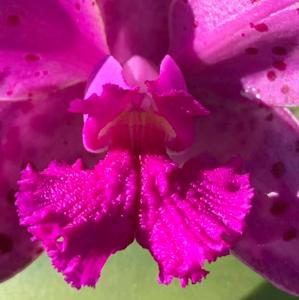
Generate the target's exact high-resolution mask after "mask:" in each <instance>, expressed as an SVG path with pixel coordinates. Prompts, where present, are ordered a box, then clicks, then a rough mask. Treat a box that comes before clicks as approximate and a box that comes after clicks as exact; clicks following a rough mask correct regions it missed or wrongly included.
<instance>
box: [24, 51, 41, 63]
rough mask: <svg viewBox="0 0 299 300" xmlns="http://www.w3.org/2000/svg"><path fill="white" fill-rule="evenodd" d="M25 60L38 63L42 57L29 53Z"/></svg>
mask: <svg viewBox="0 0 299 300" xmlns="http://www.w3.org/2000/svg"><path fill="white" fill-rule="evenodd" d="M25 60H26V61H28V62H36V61H39V60H40V56H38V55H37V54H34V53H28V54H26V55H25Z"/></svg>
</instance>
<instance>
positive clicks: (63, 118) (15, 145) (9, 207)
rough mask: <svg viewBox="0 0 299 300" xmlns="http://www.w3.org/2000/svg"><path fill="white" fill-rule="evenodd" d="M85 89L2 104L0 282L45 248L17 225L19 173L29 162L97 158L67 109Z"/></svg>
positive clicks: (44, 163)
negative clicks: (15, 195) (33, 99)
mask: <svg viewBox="0 0 299 300" xmlns="http://www.w3.org/2000/svg"><path fill="white" fill-rule="evenodd" d="M82 93H83V87H82V86H75V87H73V88H69V89H67V90H65V91H63V92H59V93H54V94H51V95H50V96H49V97H46V98H44V99H40V101H37V102H35V101H23V102H18V103H1V112H0V116H1V142H0V220H1V222H0V245H1V246H0V281H1V280H4V279H7V278H8V277H10V276H12V275H14V274H15V273H16V272H18V271H20V270H21V269H22V268H24V267H25V266H26V265H27V264H28V263H30V262H31V261H32V260H33V259H34V258H35V257H36V256H37V255H38V254H39V253H41V248H40V246H39V245H38V244H37V243H34V244H33V243H32V242H31V241H30V238H29V235H28V233H27V232H26V230H25V229H24V228H22V227H20V226H19V220H18V217H17V214H16V207H15V205H14V200H15V197H14V194H15V192H16V190H17V186H16V182H17V180H18V178H19V176H20V171H21V170H22V169H23V168H24V166H25V165H26V164H27V163H28V162H30V163H31V164H32V165H33V166H34V167H35V168H37V169H40V168H45V167H46V166H47V164H48V163H49V162H50V161H51V160H53V159H54V158H56V159H61V160H64V161H67V162H70V163H71V162H74V161H75V159H76V158H77V157H78V156H80V157H82V159H83V160H84V161H85V162H86V163H92V159H93V157H92V156H91V155H90V154H88V153H86V152H85V151H84V150H83V147H82V143H78V140H80V139H81V128H82V120H81V118H80V117H79V116H76V115H74V114H71V113H69V112H67V107H68V105H69V101H70V100H71V99H73V98H74V97H75V96H78V95H81V94H82Z"/></svg>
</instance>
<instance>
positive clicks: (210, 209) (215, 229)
mask: <svg viewBox="0 0 299 300" xmlns="http://www.w3.org/2000/svg"><path fill="white" fill-rule="evenodd" d="M239 167H240V164H239V163H238V162H237V161H235V162H232V163H231V164H228V165H225V166H223V167H218V168H215V166H214V167H212V166H210V168H208V167H207V161H205V160H201V159H200V158H198V159H193V160H190V161H188V162H187V163H186V164H185V165H184V166H183V167H182V168H179V167H177V165H176V164H175V163H174V162H172V161H171V160H170V159H169V158H167V157H166V156H158V155H146V156H144V157H142V159H141V175H142V177H141V195H140V213H139V229H138V231H137V240H138V241H139V243H141V245H142V246H143V247H145V248H147V249H149V250H150V252H151V254H152V255H153V257H154V258H155V260H156V261H157V262H158V264H159V269H160V274H159V281H160V282H161V283H164V284H169V283H170V282H171V281H172V279H173V277H176V278H179V279H180V281H181V285H182V286H183V287H185V286H186V285H187V284H188V281H189V280H190V281H191V282H192V283H196V282H200V281H201V280H202V279H204V278H205V277H206V275H207V273H208V272H207V271H206V270H204V268H203V266H204V263H205V262H212V261H215V260H216V258H217V257H219V256H222V255H226V254H228V250H229V249H230V248H231V246H232V244H233V242H234V241H235V238H236V237H238V236H239V234H240V233H241V232H242V228H243V225H244V218H245V216H246V214H247V213H248V211H249V208H250V204H249V203H250V200H251V198H252V195H253V191H252V189H251V187H250V185H249V178H248V176H247V175H240V174H239V172H240V171H239Z"/></svg>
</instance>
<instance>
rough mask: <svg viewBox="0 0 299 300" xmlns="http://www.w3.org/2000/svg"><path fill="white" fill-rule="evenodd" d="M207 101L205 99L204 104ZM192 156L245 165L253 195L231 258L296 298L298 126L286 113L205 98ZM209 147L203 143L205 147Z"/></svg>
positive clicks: (298, 225) (298, 185) (253, 105)
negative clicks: (207, 112) (237, 158)
mask: <svg viewBox="0 0 299 300" xmlns="http://www.w3.org/2000/svg"><path fill="white" fill-rule="evenodd" d="M206 99H207V98H206ZM205 105H206V107H208V109H209V110H210V112H211V114H210V116H207V117H206V118H204V119H202V121H201V122H200V125H199V136H200V139H198V146H197V147H194V151H196V153H209V154H210V155H213V156H215V157H217V158H218V159H219V160H221V161H222V162H224V161H226V160H227V159H228V158H229V157H231V156H233V155H240V156H241V157H242V158H243V159H244V164H245V168H246V170H247V171H248V172H249V173H250V175H251V184H252V186H253V188H254V190H255V197H254V199H253V201H252V205H253V206H252V209H251V213H250V214H249V216H248V219H247V221H246V225H247V226H246V228H245V231H244V235H243V237H242V238H241V240H240V242H238V244H237V246H236V248H235V254H236V255H237V256H238V257H240V258H241V259H242V260H243V261H245V262H246V263H247V264H248V265H249V266H251V267H252V268H253V269H254V270H256V271H257V272H259V273H260V274H261V275H263V276H265V277H266V278H267V279H269V280H270V281H271V282H272V283H274V284H275V285H277V286H278V287H280V288H282V289H284V290H286V291H288V292H291V293H295V294H299V289H298V282H299V272H298V269H299V260H298V247H299V239H298V230H299V223H298V220H299V199H298V190H299V177H298V169H299V158H298V151H299V149H298V146H299V144H298V143H299V125H298V122H297V121H296V119H295V118H294V117H293V116H292V115H291V114H290V113H289V112H288V111H287V110H285V109H278V108H277V109H271V108H269V107H266V106H262V105H257V104H255V103H252V102H245V101H244V100H242V101H240V102H239V103H238V104H237V103H236V102H235V101H233V100H227V99H224V98H222V99H217V98H213V97H212V98H210V99H209V101H207V103H205ZM207 141H208V142H207Z"/></svg>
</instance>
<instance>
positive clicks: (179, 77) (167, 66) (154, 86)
mask: <svg viewBox="0 0 299 300" xmlns="http://www.w3.org/2000/svg"><path fill="white" fill-rule="evenodd" d="M149 87H150V90H151V91H152V92H155V93H157V94H165V93H169V92H171V91H187V87H186V83H185V79H184V76H183V74H182V72H181V70H180V69H179V67H178V66H177V64H176V63H175V61H174V60H173V59H172V57H171V56H169V55H166V56H165V57H164V58H163V60H162V62H161V64H160V72H159V78H158V79H157V80H155V81H151V82H150V83H149Z"/></svg>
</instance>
